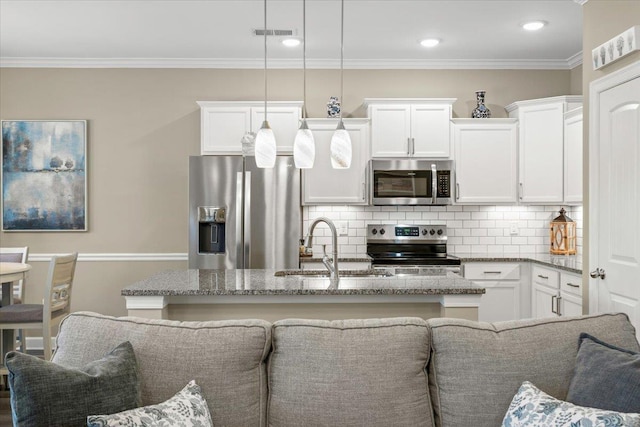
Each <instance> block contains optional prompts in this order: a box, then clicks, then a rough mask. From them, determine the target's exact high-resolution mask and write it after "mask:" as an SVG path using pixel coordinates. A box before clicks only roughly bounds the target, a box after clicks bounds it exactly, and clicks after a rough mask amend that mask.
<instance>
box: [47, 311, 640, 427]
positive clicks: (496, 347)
mask: <svg viewBox="0 0 640 427" xmlns="http://www.w3.org/2000/svg"><path fill="white" fill-rule="evenodd" d="M581 332H587V333H589V334H591V335H594V336H596V337H598V338H600V339H602V340H604V341H607V342H608V343H610V344H613V345H617V346H620V347H624V348H627V349H630V350H635V351H638V350H640V346H639V345H638V342H637V340H636V338H635V330H634V328H633V326H632V325H631V324H630V323H629V321H628V319H627V317H626V316H625V315H623V314H603V315H596V316H584V317H575V318H555V319H544V320H523V321H513V322H500V323H493V324H491V323H482V322H471V321H465V320H458V319H431V320H428V321H425V320H422V319H418V318H390V319H366V320H343V321H331V322H329V321H322V320H301V319H286V320H282V321H278V322H275V323H273V324H271V323H269V322H266V321H262V320H238V321H210V322H177V321H168V320H148V319H139V318H132V317H122V318H115V317H109V316H103V315H100V314H95V313H89V312H79V313H74V314H72V315H70V316H69V317H67V318H66V319H65V320H64V321H63V323H62V325H61V327H60V331H59V334H58V337H57V350H56V353H55V354H54V357H53V361H54V362H56V363H59V364H61V365H64V366H68V367H81V366H83V365H85V364H86V363H88V362H90V361H92V360H96V359H99V358H101V357H103V356H104V354H105V353H107V352H109V351H110V350H111V349H112V348H114V347H115V346H117V345H118V344H120V343H121V342H123V341H130V342H131V343H132V345H133V348H134V350H135V353H136V358H137V360H138V364H139V368H140V372H141V377H142V379H141V382H142V384H141V387H142V395H143V396H142V398H143V404H145V405H148V404H153V403H158V402H161V401H164V400H166V399H168V398H169V397H171V396H173V394H175V393H176V392H177V391H179V390H180V389H182V388H183V387H184V386H185V385H186V384H187V383H188V382H189V381H190V380H192V379H195V380H196V382H197V383H198V384H199V385H200V386H201V387H202V391H203V394H204V396H205V398H206V399H207V403H208V405H209V408H210V410H211V415H212V418H213V422H214V425H215V426H241V427H249V426H274V427H281V426H411V427H415V426H444V427H453V426H476V427H483V426H487V427H496V426H499V425H500V423H501V422H502V419H503V417H504V415H505V413H506V411H507V408H508V407H509V403H510V402H511V399H512V398H513V396H514V394H515V393H516V391H517V390H518V387H519V386H520V385H521V384H522V382H523V381H525V380H527V381H531V382H532V383H534V384H535V385H536V386H538V387H539V388H541V389H543V390H544V391H546V392H547V393H549V394H551V395H553V396H555V397H557V398H560V399H563V398H565V397H566V394H567V390H568V387H569V382H570V379H571V376H572V373H573V366H574V363H575V357H576V353H577V349H578V336H579V335H580V333H581Z"/></svg>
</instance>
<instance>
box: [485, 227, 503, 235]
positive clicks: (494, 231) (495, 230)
mask: <svg viewBox="0 0 640 427" xmlns="http://www.w3.org/2000/svg"><path fill="white" fill-rule="evenodd" d="M487 235H488V236H494V237H495V236H504V232H503V231H502V228H489V229H487Z"/></svg>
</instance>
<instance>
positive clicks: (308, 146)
mask: <svg viewBox="0 0 640 427" xmlns="http://www.w3.org/2000/svg"><path fill="white" fill-rule="evenodd" d="M315 159H316V142H315V140H314V139H313V134H312V133H311V130H310V129H309V126H307V121H306V120H305V119H302V123H300V129H298V132H297V133H296V139H295V140H294V141H293V161H294V162H295V164H296V167H297V168H298V169H309V168H312V167H313V162H314V161H315Z"/></svg>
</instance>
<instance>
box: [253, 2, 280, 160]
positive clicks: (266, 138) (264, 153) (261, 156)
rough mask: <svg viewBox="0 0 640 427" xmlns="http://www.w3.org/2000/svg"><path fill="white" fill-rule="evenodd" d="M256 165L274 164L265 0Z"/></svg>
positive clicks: (274, 148)
mask: <svg viewBox="0 0 640 427" xmlns="http://www.w3.org/2000/svg"><path fill="white" fill-rule="evenodd" d="M255 156H256V165H257V166H258V167H259V168H272V167H273V166H274V165H275V164H276V137H275V135H274V134H273V130H271V126H269V121H268V120H267V0H264V121H263V122H262V127H261V128H260V129H259V130H258V133H257V134H256V144H255Z"/></svg>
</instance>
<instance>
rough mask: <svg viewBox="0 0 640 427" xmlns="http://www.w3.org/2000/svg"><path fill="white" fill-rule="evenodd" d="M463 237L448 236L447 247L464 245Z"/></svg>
mask: <svg viewBox="0 0 640 427" xmlns="http://www.w3.org/2000/svg"><path fill="white" fill-rule="evenodd" d="M463 239H464V237H457V236H453V237H451V236H449V238H448V240H447V245H461V244H463V243H464V240H463Z"/></svg>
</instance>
